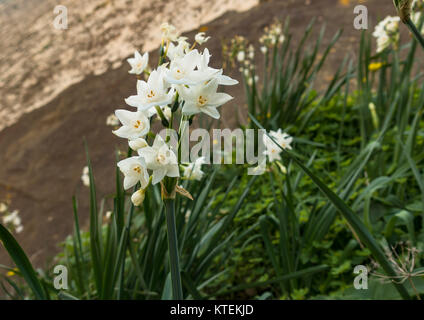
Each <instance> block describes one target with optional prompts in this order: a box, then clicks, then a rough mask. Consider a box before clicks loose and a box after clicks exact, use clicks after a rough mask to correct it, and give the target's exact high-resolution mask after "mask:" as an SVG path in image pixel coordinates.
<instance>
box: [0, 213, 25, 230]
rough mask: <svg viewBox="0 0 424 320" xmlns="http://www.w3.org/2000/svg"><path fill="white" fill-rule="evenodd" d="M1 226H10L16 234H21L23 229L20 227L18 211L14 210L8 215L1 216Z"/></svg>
mask: <svg viewBox="0 0 424 320" xmlns="http://www.w3.org/2000/svg"><path fill="white" fill-rule="evenodd" d="M2 220H3V221H2V222H3V224H4V225H6V226H11V227H13V229H14V230H15V231H16V233H20V232H22V230H23V229H24V227H23V226H22V221H21V218H20V217H19V211H18V210H14V211H12V212H10V213H9V214H6V215H5V216H3V219H2Z"/></svg>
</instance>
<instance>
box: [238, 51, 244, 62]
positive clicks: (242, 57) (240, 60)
mask: <svg viewBox="0 0 424 320" xmlns="http://www.w3.org/2000/svg"><path fill="white" fill-rule="evenodd" d="M245 58H246V54H245V53H244V51H239V53H237V61H238V62H243V61H244V59H245Z"/></svg>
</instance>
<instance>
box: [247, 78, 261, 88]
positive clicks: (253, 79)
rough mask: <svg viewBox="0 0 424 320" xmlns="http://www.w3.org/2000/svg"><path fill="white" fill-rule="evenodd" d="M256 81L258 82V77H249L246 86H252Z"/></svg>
mask: <svg viewBox="0 0 424 320" xmlns="http://www.w3.org/2000/svg"><path fill="white" fill-rule="evenodd" d="M258 80H259V77H258V76H255V77H253V78H252V77H249V79H248V80H247V84H248V85H249V86H252V85H253V81H254V82H255V83H256V82H258Z"/></svg>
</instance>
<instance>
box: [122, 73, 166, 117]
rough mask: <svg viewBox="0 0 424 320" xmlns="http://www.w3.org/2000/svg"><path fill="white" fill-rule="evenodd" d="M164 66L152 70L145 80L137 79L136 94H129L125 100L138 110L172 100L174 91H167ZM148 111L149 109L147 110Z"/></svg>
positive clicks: (162, 104)
mask: <svg viewBox="0 0 424 320" xmlns="http://www.w3.org/2000/svg"><path fill="white" fill-rule="evenodd" d="M164 69H165V67H163V66H162V67H159V68H158V69H157V70H154V71H152V73H151V74H150V76H149V79H148V80H147V82H146V81H143V80H138V81H137V95H134V96H130V97H128V98H127V99H125V102H126V103H127V104H128V105H130V106H131V107H137V108H138V110H139V111H147V110H149V109H150V108H152V107H154V106H164V105H167V104H169V103H171V102H172V98H173V95H174V91H173V90H172V89H171V90H170V91H169V92H167V89H168V86H167V85H166V84H165V81H164V79H163V73H164ZM149 111H150V110H149Z"/></svg>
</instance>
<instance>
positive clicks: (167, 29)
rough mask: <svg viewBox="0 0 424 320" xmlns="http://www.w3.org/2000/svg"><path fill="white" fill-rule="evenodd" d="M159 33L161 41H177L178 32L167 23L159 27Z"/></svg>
mask: <svg viewBox="0 0 424 320" xmlns="http://www.w3.org/2000/svg"><path fill="white" fill-rule="evenodd" d="M160 31H161V33H162V40H163V41H177V39H178V32H177V29H176V28H175V27H174V26H173V25H172V24H169V23H167V22H164V23H162V24H161V25H160Z"/></svg>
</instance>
